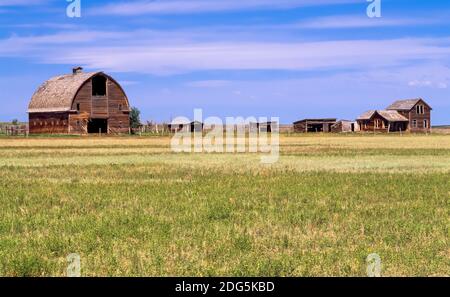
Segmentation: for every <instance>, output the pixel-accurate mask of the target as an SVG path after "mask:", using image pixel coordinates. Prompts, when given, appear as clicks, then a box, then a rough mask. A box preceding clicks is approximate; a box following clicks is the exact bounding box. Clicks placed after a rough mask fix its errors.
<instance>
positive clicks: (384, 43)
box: [0, 0, 450, 125]
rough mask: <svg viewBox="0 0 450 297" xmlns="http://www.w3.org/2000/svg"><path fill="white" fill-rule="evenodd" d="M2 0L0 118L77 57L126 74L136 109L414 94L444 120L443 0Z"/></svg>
mask: <svg viewBox="0 0 450 297" xmlns="http://www.w3.org/2000/svg"><path fill="white" fill-rule="evenodd" d="M381 3H382V7H381V11H382V17H381V18H374V19H371V18H369V17H368V16H367V15H366V9H367V6H368V5H369V3H368V2H367V1H366V0H156V1H141V0H132V1H119V0H117V1H113V0H109V1H108V0H98V1H96V0H89V1H88V0H81V13H82V16H81V18H69V17H67V15H66V7H67V5H68V4H69V3H68V2H67V1H66V0H0V90H1V91H0V103H1V108H0V121H8V120H11V119H14V118H18V119H21V120H26V118H27V114H26V109H27V105H28V101H29V100H30V98H31V96H32V94H33V93H34V91H35V90H36V88H37V87H38V86H39V85H40V84H41V83H42V82H44V81H45V80H47V79H48V78H50V77H52V76H55V75H59V74H63V73H69V72H70V71H71V68H72V67H73V66H74V65H81V66H83V67H85V69H86V71H92V70H101V71H105V72H107V73H109V74H111V75H112V76H114V77H115V78H116V79H117V80H118V81H119V82H121V83H122V85H123V87H124V88H125V90H126V92H127V95H128V97H129V99H130V101H131V103H132V105H134V106H136V107H138V108H139V109H140V110H141V111H142V120H143V121H145V120H154V121H169V120H170V119H171V118H174V117H176V116H186V117H191V118H192V117H193V109H194V108H202V109H203V113H204V115H205V116H219V117H227V116H245V117H247V116H256V117H258V116H267V117H271V116H274V117H280V121H281V122H282V123H291V122H293V121H295V120H298V119H302V118H307V117H337V118H343V119H354V118H356V117H357V116H358V115H359V114H361V113H362V112H364V111H366V110H369V109H382V108H385V107H386V106H387V105H389V103H391V102H392V101H394V100H396V99H407V98H417V97H422V98H424V99H426V100H427V101H428V102H429V103H430V104H431V105H432V106H433V108H434V113H433V122H434V123H433V124H435V125H439V124H450V17H449V16H450V2H449V1H437V0H427V1H425V0H381Z"/></svg>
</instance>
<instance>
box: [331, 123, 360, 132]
mask: <svg viewBox="0 0 450 297" xmlns="http://www.w3.org/2000/svg"><path fill="white" fill-rule="evenodd" d="M355 131H356V123H355V122H354V121H349V120H339V121H337V122H336V124H334V125H333V126H331V132H333V133H349V132H355Z"/></svg>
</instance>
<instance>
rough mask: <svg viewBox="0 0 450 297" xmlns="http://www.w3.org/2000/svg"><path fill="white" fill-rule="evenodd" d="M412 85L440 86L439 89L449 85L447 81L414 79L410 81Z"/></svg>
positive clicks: (421, 86)
mask: <svg viewBox="0 0 450 297" xmlns="http://www.w3.org/2000/svg"><path fill="white" fill-rule="evenodd" d="M408 85H409V86H410V87H419V88H423V87H428V88H438V89H446V88H447V87H448V85H447V83H445V82H433V81H430V80H412V81H410V82H409V83H408Z"/></svg>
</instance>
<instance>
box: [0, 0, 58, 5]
mask: <svg viewBox="0 0 450 297" xmlns="http://www.w3.org/2000/svg"><path fill="white" fill-rule="evenodd" d="M50 1H52V0H2V1H0V6H28V5H38V4H44V3H49V2H50Z"/></svg>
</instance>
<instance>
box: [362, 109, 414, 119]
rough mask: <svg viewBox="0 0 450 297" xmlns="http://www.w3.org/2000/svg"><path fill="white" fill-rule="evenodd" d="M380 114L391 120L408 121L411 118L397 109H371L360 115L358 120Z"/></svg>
mask: <svg viewBox="0 0 450 297" xmlns="http://www.w3.org/2000/svg"><path fill="white" fill-rule="evenodd" d="M375 115H379V116H380V117H382V118H383V119H385V120H387V121H389V122H408V121H409V120H408V119H407V118H406V117H404V116H403V115H401V114H400V113H398V111H396V110H369V111H367V112H365V113H363V114H362V115H360V116H359V117H358V120H371V119H372V118H373V117H374V116H375Z"/></svg>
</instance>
